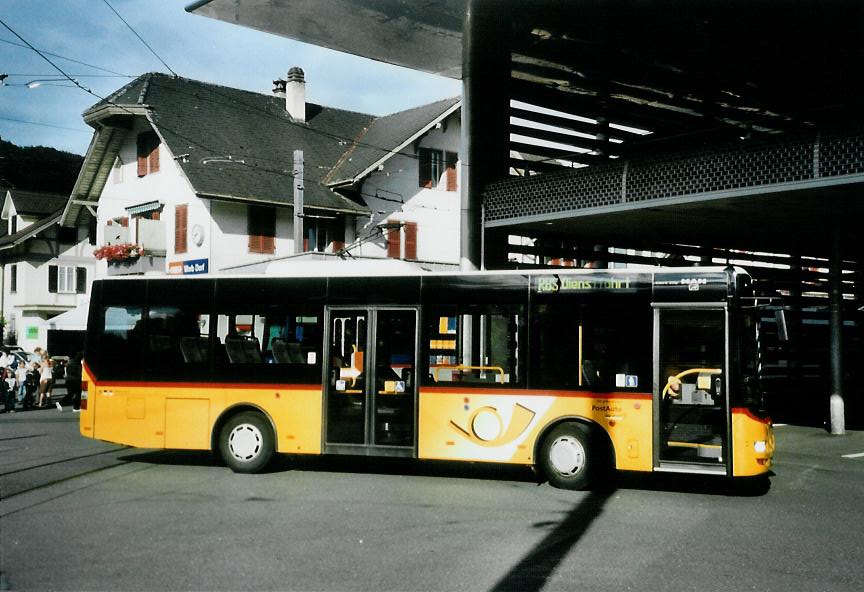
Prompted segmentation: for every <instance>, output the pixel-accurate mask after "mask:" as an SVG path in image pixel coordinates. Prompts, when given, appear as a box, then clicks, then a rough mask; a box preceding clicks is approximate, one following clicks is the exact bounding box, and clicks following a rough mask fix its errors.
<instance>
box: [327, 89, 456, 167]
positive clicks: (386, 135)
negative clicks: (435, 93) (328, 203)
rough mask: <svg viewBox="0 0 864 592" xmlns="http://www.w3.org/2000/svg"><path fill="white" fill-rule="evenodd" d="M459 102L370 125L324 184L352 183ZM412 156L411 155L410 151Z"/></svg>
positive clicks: (423, 108) (450, 101) (411, 111)
mask: <svg viewBox="0 0 864 592" xmlns="http://www.w3.org/2000/svg"><path fill="white" fill-rule="evenodd" d="M459 101H460V98H459V97H451V98H449V99H444V100H441V101H436V102H434V103H429V104H428V105H422V106H420V107H416V108H414V109H408V110H407V111H400V112H398V113H394V114H392V115H388V116H386V117H379V118H377V119H375V121H373V122H372V124H371V125H370V126H369V128H368V129H367V130H366V132H365V133H364V134H363V135H362V136H361V137H360V138H358V140H357V142H356V145H355V146H354V148H353V150H351V151H350V152H349V153H347V154H346V156H345V158H343V159H342V161H341V162H340V163H339V165H338V166H337V167H336V168H335V169H334V170H333V172H332V173H330V175H328V177H327V182H328V183H331V184H338V183H342V182H347V181H351V180H353V179H354V178H355V177H356V176H357V175H359V174H360V173H362V172H364V171H366V170H367V169H368V168H369V167H371V166H373V165H375V164H376V163H378V162H379V161H381V160H382V159H384V158H386V157H388V155H389V154H390V152H392V151H393V150H395V149H397V148H398V147H399V146H401V145H402V144H403V143H405V142H406V141H408V140H410V139H411V138H412V137H414V136H416V135H417V134H418V132H420V131H421V130H422V129H423V128H424V127H426V126H428V125H429V124H431V123H434V122H437V121H438V120H439V119H440V118H441V117H442V116H443V115H444V114H446V113H447V112H448V111H450V110H451V109H452V108H453V106H454V105H456V104H457V103H458V102H459ZM411 155H412V156H413V152H411Z"/></svg>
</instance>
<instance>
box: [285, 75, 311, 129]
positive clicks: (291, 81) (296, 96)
mask: <svg viewBox="0 0 864 592" xmlns="http://www.w3.org/2000/svg"><path fill="white" fill-rule="evenodd" d="M285 110H286V111H288V115H290V116H291V119H293V120H294V121H300V122H303V123H305V122H306V77H305V75H304V74H303V69H302V68H298V67H296V66H295V67H293V68H291V69H290V70H288V80H287V82H286V84H285Z"/></svg>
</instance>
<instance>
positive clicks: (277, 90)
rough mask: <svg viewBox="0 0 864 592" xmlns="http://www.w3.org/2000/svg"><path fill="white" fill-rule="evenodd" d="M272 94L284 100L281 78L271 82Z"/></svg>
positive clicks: (283, 85) (283, 84)
mask: <svg viewBox="0 0 864 592" xmlns="http://www.w3.org/2000/svg"><path fill="white" fill-rule="evenodd" d="M273 94H274V95H276V96H277V97H279V98H282V99H284V98H285V81H284V80H282V79H281V78H277V79H276V80H274V81H273Z"/></svg>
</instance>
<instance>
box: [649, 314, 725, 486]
mask: <svg viewBox="0 0 864 592" xmlns="http://www.w3.org/2000/svg"><path fill="white" fill-rule="evenodd" d="M727 343H728V330H727V323H726V309H725V307H722V306H720V305H710V306H699V305H686V307H684V306H682V305H680V304H678V305H667V306H664V305H655V310H654V377H655V378H654V468H655V470H658V471H671V472H688V473H690V472H692V473H710V474H720V475H725V474H729V467H730V466H731V463H730V460H729V459H730V457H731V454H730V450H729V434H730V431H729V430H730V428H729V426H730V423H729V422H730V411H729V394H728V389H727V388H726V387H727V384H728V379H729V372H728V363H727V360H728V351H727V346H726V344H727Z"/></svg>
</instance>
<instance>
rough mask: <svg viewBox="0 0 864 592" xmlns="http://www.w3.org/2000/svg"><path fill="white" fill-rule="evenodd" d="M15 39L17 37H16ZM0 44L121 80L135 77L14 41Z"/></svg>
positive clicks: (6, 40)
mask: <svg viewBox="0 0 864 592" xmlns="http://www.w3.org/2000/svg"><path fill="white" fill-rule="evenodd" d="M4 26H6V28H7V29H8V28H9V27H8V25H5V23H4ZM10 30H11V29H10ZM16 37H17V35H16ZM0 43H8V44H9V45H14V46H15V47H23V48H24V49H31V50H33V51H36V52H37V53H40V52H41V53H43V54H45V55H49V56H51V57H52V58H59V59H61V60H65V61H67V62H73V63H75V64H79V65H81V66H87V67H88V68H93V69H94V70H100V71H102V72H108V73H109V74H114V75H116V76H118V77H122V78H135V77H134V76H132V75H131V74H121V73H120V72H115V71H114V70H109V69H108V68H103V67H101V66H94V65H93V64H88V63H87V62H82V61H79V60H74V59H72V58H69V57H66V56H62V55H60V54H56V53H51V52H50V51H45V50H43V49H40V50H37V49H36V48H35V47H32V46H30V45H29V44H28V45H24V44H23V43H15V42H14V41H9V40H8V39H0ZM10 76H12V74H10ZM22 76H23V75H22ZM77 76H78V77H79V78H80V77H81V76H80V75H77Z"/></svg>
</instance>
